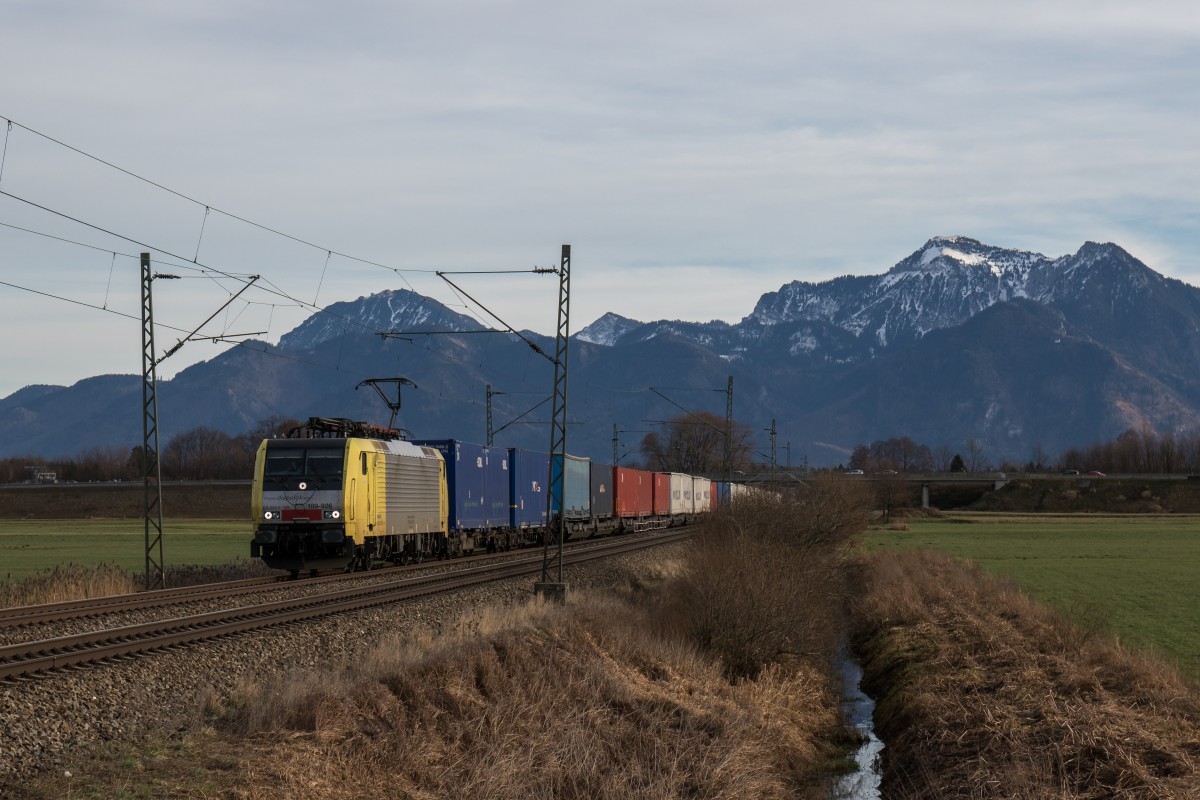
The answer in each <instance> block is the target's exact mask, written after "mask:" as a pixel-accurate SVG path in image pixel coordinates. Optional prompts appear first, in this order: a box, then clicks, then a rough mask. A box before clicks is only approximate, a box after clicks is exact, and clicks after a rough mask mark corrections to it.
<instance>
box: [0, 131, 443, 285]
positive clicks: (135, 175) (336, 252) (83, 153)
mask: <svg viewBox="0 0 1200 800" xmlns="http://www.w3.org/2000/svg"><path fill="white" fill-rule="evenodd" d="M0 119H2V120H4V121H5V122H7V123H8V130H9V131H11V130H12V127H13V126H14V125H15V126H17V127H18V128H21V129H22V130H25V131H28V132H29V133H32V134H33V135H34V136H39V137H41V138H43V139H45V140H46V141H48V142H53V143H54V144H56V145H58V146H59V147H64V148H66V149H67V150H70V151H71V152H73V153H77V154H79V155H81V156H83V157H84V158H88V159H91V160H92V161H95V162H97V163H99V164H103V165H104V166H106V167H109V168H110V169H114V170H116V171H117V172H120V173H122V174H123V175H127V176H129V177H130V178H133V179H134V180H138V181H141V182H142V183H145V184H148V185H150V186H153V187H154V188H156V189H160V190H162V191H164V192H167V193H169V194H172V195H174V196H175V197H178V198H180V199H181V200H186V201H187V202H189V203H192V204H194V205H196V206H201V207H203V208H204V216H205V218H206V220H207V217H208V215H209V213H210V212H213V211H215V212H216V213H218V214H220V215H222V216H224V217H228V218H230V219H234V220H237V221H238V222H241V223H244V224H246V225H250V226H252V227H255V228H258V229H259V230H262V231H266V232H267V233H271V234H274V235H276V236H281V237H283V238H284V239H288V240H290V241H293V242H296V243H297V244H302V245H304V246H306V247H311V248H313V249H315V250H322V251H324V252H326V253H328V254H329V255H330V256H339V257H341V258H345V259H348V260H350V261H355V262H358V263H360V264H366V265H368V266H372V267H379V268H380V269H386V270H389V271H391V272H394V273H396V275H397V276H398V277H400V279H401V280H404V282H405V283H406V284H408V288H409V289H412V290H413V291H414V292H415V291H416V289H413V286H412V284H409V283H408V281H407V280H406V279H405V278H404V275H403V273H406V272H413V273H428V274H435V273H436V272H437V270H436V269H419V268H411V269H410V268H401V267H393V266H389V265H387V264H381V263H379V262H377V261H371V260H370V259H366V258H360V257H358V256H354V255H351V254H349V253H344V252H342V251H340V250H335V249H333V248H331V247H326V246H324V245H320V244H316V243H315V242H310V241H308V240H307V239H301V238H300V237H298V236H293V235H292V234H290V233H286V232H284V231H281V230H278V229H276V228H272V227H271V226H269V225H264V224H262V223H260V222H255V221H254V220H252V219H248V218H246V217H243V216H240V215H238V214H234V213H233V212H231V211H226V210H224V209H222V208H218V207H217V206H214V205H212V204H211V203H205V202H204V201H202V200H197V199H196V198H194V197H191V196H190V195H186V194H184V193H183V192H180V191H177V190H175V189H172V188H171V187H169V186H164V185H163V184H161V183H158V182H157V181H153V180H151V179H150V178H147V177H144V176H142V175H139V174H138V173H136V172H133V171H132V170H128V169H126V168H124V167H122V166H120V165H118V164H114V163H112V162H111V161H106V160H105V159H103V158H100V157H99V156H96V155H93V154H91V153H89V152H87V151H85V150H81V149H79V148H78V147H75V146H73V145H70V144H67V143H66V142H64V141H61V140H60V139H56V138H54V137H53V136H50V135H49V134H46V133H42V132H41V131H39V130H35V129H34V128H30V127H29V126H28V125H22V124H21V123H19V122H17V121H15V120H13V119H10V118H8V117H5V116H2V115H0ZM4 146H5V151H6V152H7V149H8V137H7V135H6V136H5V145H4ZM0 167H2V162H0ZM2 175H3V172H2V171H0V176H2ZM200 235H201V237H203V235H204V228H203V225H202V226H201V231H200ZM159 252H166V251H162V250H160V251H159ZM199 252H200V245H199V242H197V245H196V257H197V258H199ZM194 260H195V259H193V261H194Z"/></svg>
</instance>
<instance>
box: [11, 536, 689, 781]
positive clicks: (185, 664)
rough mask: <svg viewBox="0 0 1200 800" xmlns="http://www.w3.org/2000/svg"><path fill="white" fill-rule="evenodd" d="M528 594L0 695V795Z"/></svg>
mask: <svg viewBox="0 0 1200 800" xmlns="http://www.w3.org/2000/svg"><path fill="white" fill-rule="evenodd" d="M686 547H687V544H686V543H676V544H670V545H664V546H661V547H655V548H650V549H647V550H641V551H637V552H634V553H630V554H627V555H621V556H614V557H611V558H607V559H603V560H599V561H594V562H588V563H585V564H581V565H578V566H568V567H565V568H564V580H565V581H566V582H567V583H568V585H569V586H570V587H571V589H573V590H575V589H602V588H610V587H615V586H619V585H622V584H624V583H626V582H628V580H629V578H630V577H631V576H633V575H635V574H638V573H644V572H645V571H646V570H647V569H649V568H651V567H652V566H654V565H656V564H661V563H664V562H666V561H669V560H677V559H679V558H680V557H681V555H682V553H683V550H684V548H686ZM532 589H533V578H530V577H525V578H515V579H508V580H502V581H496V582H493V583H489V584H485V585H483V586H479V587H474V588H470V589H463V590H458V591H453V592H448V593H445V594H439V595H436V596H434V597H429V598H424V599H421V600H418V601H415V602H408V603H402V604H395V605H390V606H384V607H377V608H372V609H368V610H364V611H359V612H354V613H347V614H340V615H337V616H333V617H327V618H323V619H320V620H316V621H312V622H308V623H304V624H295V625H290V626H286V627H280V628H274V629H270V630H266V631H258V632H253V633H249V634H244V635H239V636H236V637H232V638H229V639H225V640H220V641H214V642H208V643H204V644H199V645H195V646H191V647H188V648H182V649H178V650H174V651H170V652H165V653H159V654H155V655H152V656H146V657H139V658H133V659H130V660H127V661H123V662H119V663H113V664H107V665H102V666H98V667H93V668H89V669H86V670H81V671H78V672H65V673H62V674H56V675H51V676H46V677H41V678H36V679H33V680H30V681H28V682H24V683H18V684H11V685H5V686H0V790H3V789H5V788H6V787H8V788H12V787H16V786H19V785H20V784H21V782H22V781H23V779H26V778H29V777H31V776H34V775H37V774H40V773H43V772H45V771H48V770H56V769H63V768H64V765H65V763H66V760H67V759H68V758H69V757H70V756H71V755H74V754H79V753H81V752H82V751H84V750H87V749H89V748H92V747H95V746H96V745H99V744H102V743H105V742H111V741H135V740H136V739H137V738H138V737H139V736H141V735H143V734H145V733H147V732H149V731H151V730H163V729H165V730H173V729H178V728H179V727H181V726H185V725H188V724H190V723H191V722H193V721H194V720H196V719H197V718H198V716H199V715H200V714H202V713H203V710H204V705H205V703H206V702H209V701H212V700H216V701H220V700H223V699H225V698H227V697H229V696H230V694H231V693H232V692H233V691H234V690H235V689H236V688H237V687H238V686H239V685H243V684H245V683H246V682H248V681H254V682H257V683H269V682H271V681H273V680H278V679H280V678H281V677H283V676H285V675H287V674H288V673H294V672H296V671H298V670H314V669H318V668H322V667H331V666H337V665H338V664H342V663H345V662H347V661H350V660H353V659H355V658H358V657H360V656H362V655H365V654H366V653H368V652H370V650H371V649H372V648H374V647H375V646H376V644H377V643H378V642H379V640H380V637H381V636H382V635H384V634H394V633H397V632H405V631H408V630H417V629H420V628H428V627H434V628H437V627H439V626H440V625H442V624H444V623H449V622H452V621H454V620H455V619H457V618H458V617H459V616H461V615H462V614H463V613H464V612H466V611H469V610H470V609H472V608H479V607H483V606H488V605H494V604H515V603H520V602H523V601H525V600H527V599H528V598H529V597H530V595H531V594H532ZM3 794H4V792H3V791H0V796H2V795H3Z"/></svg>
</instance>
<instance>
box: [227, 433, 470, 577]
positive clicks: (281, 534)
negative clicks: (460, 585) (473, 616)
mask: <svg viewBox="0 0 1200 800" xmlns="http://www.w3.org/2000/svg"><path fill="white" fill-rule="evenodd" d="M397 438H398V434H396V432H395V431H392V430H391V429H386V428H378V427H375V426H371V425H367V424H365V423H359V422H353V421H350V420H342V419H324V418H318V417H314V418H312V419H310V420H309V421H308V423H306V424H305V425H304V426H301V427H300V428H297V429H295V430H294V431H292V433H291V434H290V435H289V436H288V437H287V438H284V439H268V440H266V441H264V442H263V443H262V445H261V446H260V447H259V449H258V455H257V457H256V459H255V468H254V500H253V514H254V518H255V532H254V540H253V541H252V543H251V545H250V554H251V557H253V558H261V559H262V560H263V562H264V563H265V564H266V565H267V566H269V567H272V568H274V569H285V570H288V571H289V572H291V573H292V575H293V576H297V575H299V574H300V572H301V571H302V570H307V571H309V572H316V571H317V570H323V569H347V570H349V569H370V568H371V566H372V565H373V564H374V563H375V562H376V561H391V562H396V563H403V562H405V561H409V560H416V559H420V558H422V557H424V556H425V555H429V554H434V553H438V552H440V551H441V550H444V542H445V535H446V534H445V531H446V513H447V511H446V473H445V465H444V464H443V462H442V457H441V455H440V454H439V453H438V452H437V451H436V450H434V449H432V448H426V447H419V446H416V445H413V444H410V443H409V442H404V441H397Z"/></svg>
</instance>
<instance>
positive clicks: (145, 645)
mask: <svg viewBox="0 0 1200 800" xmlns="http://www.w3.org/2000/svg"><path fill="white" fill-rule="evenodd" d="M691 535H692V531H691V530H689V529H687V528H683V529H680V530H678V531H675V532H668V533H659V534H655V535H652V536H638V537H636V538H635V537H620V538H616V539H604V540H598V541H586V542H580V543H578V544H576V545H575V546H573V547H572V548H571V549H570V550H568V551H567V552H565V553H564V555H563V564H564V565H567V564H577V563H582V562H584V561H590V560H593V559H598V558H606V557H611V556H614V555H619V554H622V553H628V552H632V551H635V550H639V549H642V548H646V547H654V546H657V545H661V544H668V543H671V542H676V541H679V540H681V539H684V538H687V537H689V536H691ZM541 568H542V554H541V553H540V552H538V553H537V554H530V555H522V556H517V557H515V558H510V559H505V560H498V561H492V562H489V563H484V564H473V563H467V564H464V565H463V566H462V567H461V568H460V569H456V570H453V571H450V572H441V573H436V574H426V575H411V574H409V573H408V572H407V571H405V574H403V575H400V576H397V577H395V578H385V579H383V580H374V581H369V582H362V583H361V584H359V585H354V586H351V587H348V588H346V587H343V588H338V589H333V590H331V591H327V592H318V593H313V594H308V595H306V596H304V597H295V598H290V599H285V600H279V601H275V602H269V603H262V604H255V605H248V606H242V607H238V608H232V609H226V610H221V611H215V612H210V613H204V614H195V615H190V616H184V617H178V618H175V619H169V620H161V621H156V622H149V623H145V624H141V625H131V626H126V627H121V628H111V629H107V630H97V631H91V632H87V633H80V634H75V635H71V636H64V637H59V638H54V639H44V640H41V641H36V642H22V643H19V644H14V645H9V646H6V647H0V681H5V682H12V681H22V680H33V679H37V678H38V677H40V676H45V675H48V674H51V673H53V672H56V671H59V670H63V669H69V668H82V667H86V666H88V665H94V664H99V663H104V662H109V661H113V660H117V659H122V658H127V657H132V656H138V655H144V654H149V653H154V652H158V651H162V650H167V649H172V648H177V647H183V646H188V645H192V644H195V643H197V642H203V641H208V640H213V639H220V638H224V637H228V636H233V635H237V634H240V633H244V632H247V631H252V630H258V629H263V628H271V627H276V626H280V625H287V624H294V623H298V622H302V621H304V620H309V619H314V618H317V617H324V616H329V615H332V614H340V613H345V612H349V611H354V610H358V609H363V608H369V607H372V606H378V605H384V604H387V603H397V602H403V601H406V600H411V599H414V598H418V597H424V596H427V595H431V594H437V593H441V592H448V591H453V590H456V589H462V588H466V587H470V586H477V585H479V584H483V583H487V582H490V581H496V580H503V579H506V578H516V577H523V576H527V575H532V574H535V573H538V572H540V571H541ZM369 574H371V573H364V575H369ZM336 578H341V579H343V581H344V578H345V576H333V577H331V578H329V579H321V578H317V579H314V581H323V580H334V579H336ZM272 581H274V579H265V580H264V579H254V581H253V582H238V583H245V584H247V585H244V586H233V587H231V586H229V585H228V584H223V585H222V587H224V588H223V591H225V592H227V593H230V592H232V593H241V592H252V591H261V590H262V588H263V587H264V585H265V584H269V583H270V582H272ZM305 583H306V584H308V585H310V586H311V585H312V584H313V581H308V582H305ZM192 588H193V589H204V588H205V587H192ZM208 588H209V589H210V594H211V593H212V592H215V591H220V590H218V589H214V588H213V587H208ZM177 591H178V592H182V591H183V590H167V594H168V596H166V597H164V596H162V595H160V596H159V597H158V598H156V600H157V602H158V603H162V602H167V603H174V602H181V601H180V600H179V595H176V594H174V593H175V592H177ZM149 594H155V593H149ZM122 597H124V598H126V599H127V600H129V601H130V602H133V601H134V598H136V597H139V596H129V595H125V596H122ZM184 597H185V598H186V597H187V595H184ZM149 602H150V603H151V604H153V603H154V602H155V599H151V600H150V601H149ZM56 605H71V604H56ZM127 608H129V606H125V607H124V608H123V609H122V610H124V609H127ZM16 610H17V611H22V609H16ZM25 610H30V609H25ZM76 610H78V609H73V608H64V609H61V611H62V612H65V613H72V612H74V611H76ZM110 610H112V607H111V606H110ZM104 613H107V612H104ZM20 618H21V616H20V615H17V616H16V617H10V619H20Z"/></svg>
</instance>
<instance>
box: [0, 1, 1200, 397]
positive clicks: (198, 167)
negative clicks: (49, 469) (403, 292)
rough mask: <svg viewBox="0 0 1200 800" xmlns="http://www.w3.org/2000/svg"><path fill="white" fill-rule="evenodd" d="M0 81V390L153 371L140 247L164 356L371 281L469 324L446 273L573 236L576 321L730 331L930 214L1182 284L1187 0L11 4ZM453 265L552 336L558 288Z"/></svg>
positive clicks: (532, 261)
mask: <svg viewBox="0 0 1200 800" xmlns="http://www.w3.org/2000/svg"><path fill="white" fill-rule="evenodd" d="M0 75H2V76H3V79H2V80H0V118H2V119H0V136H3V137H4V143H3V158H2V163H0V282H3V283H0V335H2V336H3V338H4V341H5V342H7V343H8V344H7V345H6V346H5V347H4V348H3V349H2V350H0V398H2V397H4V396H7V395H8V394H10V393H12V392H13V391H15V390H17V389H19V388H21V387H23V386H26V385H29V384H37V383H49V384H61V385H69V384H71V383H74V382H75V381H78V380H80V379H82V378H85V377H88V376H92V375H97V374H106V373H125V374H130V373H140V372H141V363H142V361H141V359H142V348H141V339H140V336H141V326H140V323H139V321H138V316H139V314H140V295H139V291H140V272H139V266H138V261H137V258H136V256H137V254H138V253H140V252H142V251H145V250H149V251H150V252H151V253H152V258H153V261H154V264H155V269H156V270H157V271H160V272H169V273H174V274H179V275H181V276H182V277H183V278H184V279H183V280H179V281H165V280H164V281H158V280H156V281H155V282H154V315H155V321H156V323H157V324H158V330H157V334H156V338H157V347H158V351H159V353H160V354H161V353H163V352H165V350H166V349H168V348H169V347H170V346H171V345H173V344H174V343H175V342H176V341H177V340H179V339H180V338H181V337H184V336H185V335H186V334H188V333H190V332H191V331H193V330H195V329H196V328H197V327H198V326H200V325H201V323H203V322H205V320H206V319H207V318H208V317H209V316H210V315H212V314H214V313H216V314H217V316H216V317H215V318H214V319H213V320H212V321H211V322H209V323H208V324H207V325H206V326H204V327H203V328H201V329H200V334H201V335H206V336H229V337H232V338H235V339H236V338H238V336H240V335H247V334H252V335H253V336H254V337H255V338H258V339H265V340H268V341H272V342H275V341H278V338H279V337H280V336H281V335H283V334H284V333H286V332H287V331H288V330H290V329H291V328H293V327H295V326H296V325H297V324H299V323H300V322H301V321H303V320H304V319H305V318H306V317H307V316H308V315H310V314H312V313H313V306H314V305H317V306H324V305H327V304H329V303H333V302H336V301H339V300H352V299H355V298H357V297H360V296H365V295H369V294H372V293H375V292H379V291H383V290H385V289H401V288H409V289H413V290H415V291H418V292H420V293H422V294H426V295H428V296H430V297H433V298H435V299H437V300H439V301H441V302H443V303H446V304H447V305H449V306H451V307H452V308H454V309H455V310H457V311H461V312H471V311H472V307H471V305H470V303H469V302H468V301H466V300H465V299H464V298H463V297H462V296H460V295H458V294H456V292H455V291H454V290H453V289H452V288H451V287H450V286H449V285H448V284H447V283H446V282H445V281H443V280H442V279H440V278H439V277H437V275H435V274H434V272H436V271H438V270H442V271H447V272H452V271H462V272H475V271H490V270H523V269H531V268H533V267H537V266H543V267H544V266H557V264H558V260H559V254H560V248H561V245H562V244H564V243H569V244H571V246H572V284H571V289H572V291H571V330H572V332H574V331H577V330H579V329H580V328H582V327H583V326H585V325H587V324H588V323H590V322H592V321H593V320H594V319H596V318H597V317H599V316H600V315H602V314H603V313H605V312H607V311H614V312H617V313H620V314H622V315H624V316H627V317H632V318H634V319H639V320H645V321H649V320H657V319H685V320H697V321H707V320H711V319H723V320H727V321H731V322H734V321H737V320H739V319H741V318H742V317H744V316H746V315H747V314H749V313H750V312H751V311H752V310H753V308H754V305H755V303H756V301H757V300H758V298H759V297H760V296H761V295H762V294H763V293H765V292H769V291H774V290H776V289H778V288H779V287H780V286H781V285H783V284H785V283H788V282H790V281H793V280H803V281H822V280H827V279H829V278H832V277H836V276H838V275H845V274H856V275H876V274H881V273H883V272H885V271H886V270H887V269H889V268H890V267H891V266H892V265H894V264H895V263H896V262H898V261H900V260H901V259H903V258H905V257H906V256H907V255H909V254H910V253H912V252H914V251H915V250H918V249H919V248H920V247H921V246H922V244H923V243H924V242H925V241H926V240H928V239H929V238H930V237H933V236H937V235H964V236H971V237H973V238H976V239H980V240H982V241H984V242H986V243H988V244H992V245H997V246H1002V247H1012V248H1018V249H1025V250H1033V251H1037V252H1041V253H1044V254H1046V255H1050V256H1058V255H1063V254H1066V253H1071V252H1074V251H1076V250H1077V249H1078V248H1079V247H1080V246H1081V245H1082V244H1083V243H1084V242H1085V241H1089V240H1091V241H1112V242H1116V243H1117V244H1119V245H1121V246H1122V247H1124V248H1125V249H1127V250H1129V251H1130V252H1131V253H1132V254H1133V255H1134V256H1136V257H1137V258H1139V259H1141V260H1142V261H1144V262H1145V263H1146V264H1148V265H1149V266H1150V267H1152V268H1154V269H1156V270H1158V271H1159V272H1162V273H1164V274H1166V275H1168V276H1171V277H1176V278H1179V279H1181V280H1183V281H1185V282H1187V283H1190V284H1193V285H1197V284H1200V260H1197V258H1196V251H1197V245H1198V244H1200V232H1198V231H1200V200H1198V199H1197V194H1196V187H1197V186H1200V136H1198V135H1197V127H1198V126H1197V122H1198V121H1200V81H1197V80H1196V76H1197V75H1200V5H1197V4H1195V3H1191V2H1154V0H1150V1H1149V2H1142V3H1138V4H1132V3H1128V2H1095V1H1094V0H1091V1H1088V2H1083V1H1080V2H1075V1H1074V0H1040V2H1025V1H1024V0H1016V1H1015V2H1006V3H1004V4H993V3H989V4H983V3H963V2H961V1H960V2H943V1H942V0H915V1H914V2H906V3H896V2H894V1H892V2H846V3H841V4H832V3H827V2H821V3H815V2H806V1H805V0H799V1H798V0H792V2H771V1H769V0H762V1H755V0H749V1H747V0H742V1H741V2H706V1H705V0H689V2H686V3H685V2H654V1H653V0H651V1H650V2H647V1H646V0H638V2H626V0H610V2H606V3H598V4H587V5H582V4H572V3H561V2H554V3H551V2H544V1H543V0H528V2H507V1H506V0H480V2H453V1H452V0H450V1H448V0H440V1H439V2H424V0H417V1H415V2H413V1H411V0H399V1H398V0H388V1H387V2H363V1H362V0H344V1H343V2H341V3H338V4H336V5H335V4H331V3H317V2H310V1H309V0H290V1H289V2H279V1H277V0H257V1H255V0H238V1H237V2H226V0H204V2H193V0H176V2H171V3H162V2H157V1H154V2H152V1H151V0H128V1H126V2H105V1H104V0H96V1H94V2H57V1H56V0H33V1H32V2H25V1H24V0H8V1H7V2H5V4H4V6H3V10H0ZM9 120H11V121H12V123H13V124H12V125H11V127H10V126H8V125H6V124H5V121H9ZM53 140H57V142H61V143H62V144H59V143H56V142H55V141H53ZM64 145H69V147H65V146H64ZM70 148H74V149H70ZM85 154H86V155H85ZM89 156H90V157H89ZM96 158H98V159H102V160H103V161H106V162H108V163H109V164H111V165H114V166H115V167H119V168H120V169H121V170H124V172H122V171H119V170H117V169H114V168H113V167H110V166H107V165H105V164H102V163H100V162H99V161H96V160H94V159H96ZM129 173H133V175H136V176H140V177H142V178H145V179H148V180H149V181H153V183H154V184H158V186H154V185H152V184H150V183H146V182H144V181H142V180H139V179H138V178H135V177H133V176H132V175H130V174H129ZM160 187H161V188H160ZM238 217H240V218H241V219H240V220H239V219H238ZM243 220H245V221H243ZM247 221H248V222H247ZM250 223H253V224H250ZM17 228H24V229H25V230H17ZM267 229H270V230H267ZM272 231H277V232H279V233H282V234H286V236H282V235H279V234H277V233H274V232H272ZM48 236H55V237H60V239H65V240H67V241H60V240H59V239H51V238H48ZM298 240H299V241H298ZM82 245H89V246H90V247H84V246H82ZM251 274H257V275H260V276H261V278H260V280H259V281H257V282H255V285H254V286H252V287H251V288H250V289H247V290H246V291H245V292H243V293H242V295H240V296H239V298H238V299H236V300H234V301H233V302H232V303H229V304H228V305H225V304H226V302H227V301H228V300H229V297H230V295H231V294H232V293H234V292H237V291H238V290H239V289H240V288H242V286H243V285H244V284H243V282H244V280H245V277H244V276H248V275H251ZM229 276H232V277H229ZM453 280H454V281H455V282H456V283H458V284H459V286H461V287H462V288H463V289H465V290H466V291H467V292H468V293H469V294H470V295H471V296H473V297H475V298H476V299H478V300H479V301H481V302H483V303H484V304H485V305H486V306H487V307H488V308H489V309H491V310H492V311H493V312H495V313H497V314H498V315H499V316H500V317H501V318H502V319H504V320H505V322H507V323H509V324H512V325H513V326H514V327H517V328H530V329H533V330H537V331H540V332H543V333H546V334H553V332H554V328H555V314H556V312H557V289H558V286H557V281H556V279H554V278H553V276H537V275H532V274H504V275H494V276H487V275H460V276H455V277H453ZM6 284H11V285H6ZM17 287H20V288H17ZM29 290H32V291H29ZM35 292H40V293H42V294H37V293H35ZM48 295H53V297H51V296H48ZM223 306H224V308H222V307H223ZM476 316H479V315H478V314H476ZM229 346H231V345H229V344H228V343H222V342H213V341H191V342H188V343H187V344H186V345H185V346H183V347H182V348H181V349H180V350H179V351H178V352H176V353H175V354H173V355H172V356H170V357H169V358H168V359H166V360H164V361H163V362H162V364H161V365H160V367H159V370H160V371H159V376H160V378H166V377H170V376H171V375H173V374H175V373H176V372H178V370H180V369H182V368H184V367H186V366H187V365H189V364H191V363H194V362H196V361H198V360H201V359H209V358H212V357H214V356H215V355H217V354H218V353H219V352H221V351H222V350H223V349H225V348H228V347H229Z"/></svg>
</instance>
